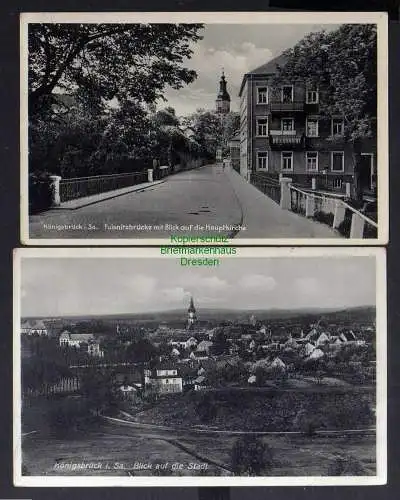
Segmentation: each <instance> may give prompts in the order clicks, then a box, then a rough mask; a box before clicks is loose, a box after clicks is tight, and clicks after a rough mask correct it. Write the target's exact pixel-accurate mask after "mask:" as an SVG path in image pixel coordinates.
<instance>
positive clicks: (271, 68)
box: [247, 54, 288, 75]
mask: <svg viewBox="0 0 400 500" xmlns="http://www.w3.org/2000/svg"><path fill="white" fill-rule="evenodd" d="M287 60H288V58H287V56H285V55H284V54H279V56H276V57H274V58H273V59H271V60H270V61H268V62H266V63H264V64H262V65H261V66H258V68H255V69H253V70H252V71H249V72H248V73H247V74H248V75H265V74H267V75H271V74H274V73H275V72H276V71H277V69H278V66H284V65H285V64H286V62H287Z"/></svg>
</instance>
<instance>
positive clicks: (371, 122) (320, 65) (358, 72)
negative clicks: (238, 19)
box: [275, 24, 377, 142]
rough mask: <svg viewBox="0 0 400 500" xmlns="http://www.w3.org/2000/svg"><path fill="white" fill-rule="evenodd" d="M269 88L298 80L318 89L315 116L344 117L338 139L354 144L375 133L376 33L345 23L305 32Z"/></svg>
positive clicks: (370, 26)
mask: <svg viewBox="0 0 400 500" xmlns="http://www.w3.org/2000/svg"><path fill="white" fill-rule="evenodd" d="M284 54H285V56H286V62H285V64H284V65H282V66H279V67H278V72H277V76H276V78H275V84H279V83H282V82H284V81H296V80H303V81H305V82H306V84H307V85H308V86H309V87H310V88H314V89H315V88H319V89H320V95H321V98H320V113H321V114H325V115H327V116H330V117H331V116H340V117H343V119H344V135H345V138H346V139H347V140H349V141H352V142H354V141H357V140H359V139H364V138H368V137H374V136H375V134H376V116H377V34H376V26H375V25H373V24H362V25H361V24H345V25H343V26H341V27H340V28H339V29H337V30H335V31H331V32H326V31H321V32H317V33H310V34H309V35H307V36H306V37H304V38H303V39H302V40H301V41H300V42H298V43H297V44H296V45H295V46H294V47H293V48H290V49H288V50H287V51H286V52H285V53H284Z"/></svg>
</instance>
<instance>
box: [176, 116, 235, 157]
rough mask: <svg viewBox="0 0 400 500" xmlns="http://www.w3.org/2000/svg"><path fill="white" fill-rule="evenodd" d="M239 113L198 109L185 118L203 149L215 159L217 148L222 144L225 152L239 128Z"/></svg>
mask: <svg viewBox="0 0 400 500" xmlns="http://www.w3.org/2000/svg"><path fill="white" fill-rule="evenodd" d="M239 122H240V117H239V114H238V113H234V112H231V113H228V114H227V115H219V114H218V113H216V112H214V111H205V110H204V109H198V110H197V111H196V112H195V113H193V114H192V115H190V116H188V117H186V118H185V119H184V125H185V126H186V128H189V129H190V130H192V132H193V134H194V136H195V137H196V140H197V142H198V143H199V144H200V147H201V151H202V153H203V154H204V155H206V156H207V157H208V158H209V159H214V158H215V155H216V152H217V149H218V148H220V147H221V146H222V149H223V154H226V153H227V152H228V149H229V144H228V142H229V140H230V139H231V138H232V137H233V135H234V133H235V132H236V131H237V130H238V128H239Z"/></svg>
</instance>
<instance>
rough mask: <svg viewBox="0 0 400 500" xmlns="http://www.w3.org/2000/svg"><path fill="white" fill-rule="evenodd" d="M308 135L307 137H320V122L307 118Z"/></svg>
mask: <svg viewBox="0 0 400 500" xmlns="http://www.w3.org/2000/svg"><path fill="white" fill-rule="evenodd" d="M306 133H307V137H318V120H317V119H316V118H307V122H306Z"/></svg>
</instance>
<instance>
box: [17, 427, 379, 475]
mask: <svg viewBox="0 0 400 500" xmlns="http://www.w3.org/2000/svg"><path fill="white" fill-rule="evenodd" d="M235 440H236V438H235V437H215V436H213V437H210V436H192V437H190V436H174V435H171V433H168V434H167V433H166V434H165V435H162V434H160V435H153V436H151V435H147V434H145V433H143V432H138V431H137V430H136V429H135V430H132V429H127V428H125V427H122V428H121V427H111V426H110V428H108V429H107V428H106V427H105V428H103V429H99V430H98V431H97V432H95V431H93V432H89V433H85V434H82V435H77V436H75V437H73V438H70V439H68V440H58V439H50V438H41V437H40V436H36V437H35V436H32V437H30V436H29V437H26V438H24V444H23V464H24V467H25V474H27V475H33V476H35V475H41V476H42V475H62V476H64V475H68V476H72V475H100V476H109V475H114V476H116V475H119V476H127V475H132V476H136V475H140V476H143V475H155V474H157V475H168V476H169V475H179V476H181V475H199V474H201V475H210V476H215V475H230V472H229V469H230V453H231V448H232V446H233V444H234V442H235ZM263 440H264V441H265V442H266V443H267V444H268V445H269V446H270V447H271V449H272V451H273V457H274V458H273V465H272V468H270V469H267V470H265V471H264V472H263V473H262V475H265V476H326V475H328V474H329V467H330V466H331V464H332V463H333V462H334V460H335V459H336V458H337V457H339V456H342V455H343V451H344V450H346V455H351V456H353V457H356V458H357V460H358V461H359V462H360V463H361V464H362V466H363V467H364V469H365V475H374V474H375V439H374V437H373V436H370V435H365V436H352V437H341V436H330V437H328V436H316V437H312V438H310V437H305V436H300V435H294V436H290V437H289V436H267V437H264V438H263ZM182 448H183V449H182ZM186 450H187V451H186ZM200 457H201V458H200ZM210 462H211V463H210ZM212 462H216V463H218V464H220V466H217V465H214V464H213V463H212ZM77 463H78V464H79V463H84V464H96V465H97V464H99V465H100V466H101V468H96V469H84V470H82V469H80V470H79V469H78V470H75V471H72V470H71V469H67V468H66V467H70V464H77ZM135 463H136V464H138V463H140V464H145V465H146V466H147V467H151V468H150V470H149V469H147V470H134V469H135ZM174 463H175V464H177V463H178V464H182V466H181V467H182V468H180V469H176V470H173V469H172V467H173V464H174ZM56 464H57V465H56ZM157 464H158V466H159V467H160V466H162V467H164V466H165V467H166V468H165V469H163V470H159V469H157ZM189 464H196V466H197V467H202V466H203V467H205V468H203V469H198V470H190V467H191V466H190V465H189ZM192 467H193V465H192Z"/></svg>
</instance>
